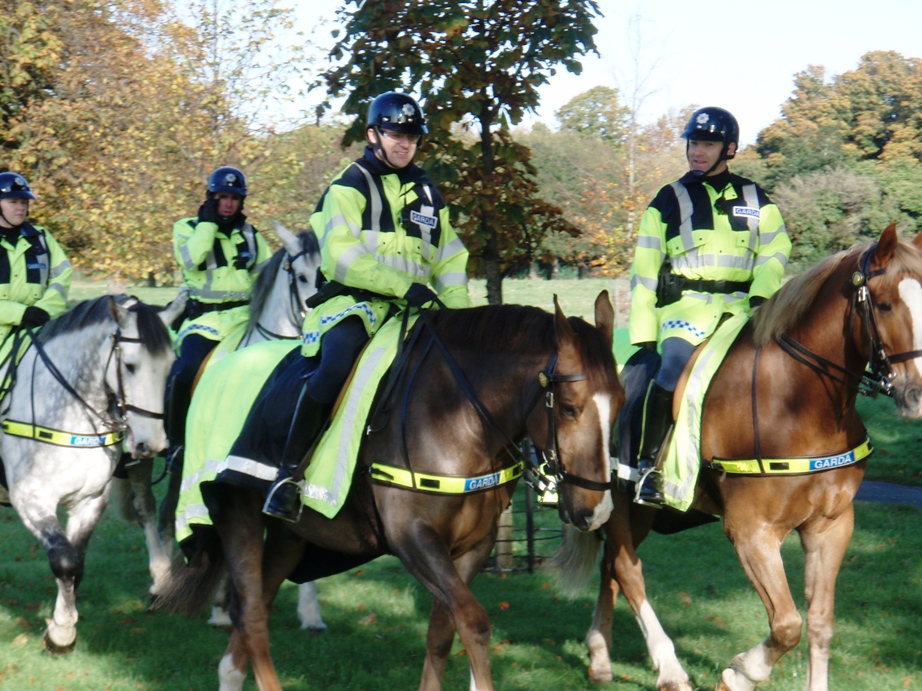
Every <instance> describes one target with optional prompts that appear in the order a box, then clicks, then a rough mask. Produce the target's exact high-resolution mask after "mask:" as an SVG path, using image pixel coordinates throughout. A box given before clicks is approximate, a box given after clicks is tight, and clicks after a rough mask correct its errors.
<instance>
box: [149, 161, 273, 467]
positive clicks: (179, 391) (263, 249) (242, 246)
mask: <svg viewBox="0 0 922 691" xmlns="http://www.w3.org/2000/svg"><path fill="white" fill-rule="evenodd" d="M246 197H247V182H246V178H245V177H244V175H243V173H242V172H241V171H240V170H239V169H237V168H233V167H231V166H221V167H220V168H216V169H215V170H214V171H213V172H212V173H211V175H210V176H209V177H208V187H207V190H206V192H205V201H204V202H203V203H202V205H201V206H200V207H199V210H198V215H197V216H191V217H189V218H183V219H180V220H179V221H177V222H176V223H175V224H174V226H173V253H174V255H175V256H176V261H177V262H179V265H180V267H181V268H182V274H183V283H182V286H181V289H184V290H187V291H188V293H189V299H188V302H187V303H186V312H185V321H183V322H182V324H181V325H180V326H179V331H178V333H177V337H176V343H175V347H176V351H177V354H178V357H177V360H176V362H175V363H174V364H173V369H172V370H171V371H170V377H169V386H168V388H167V406H166V409H167V411H168V413H167V419H166V429H167V434H168V435H169V438H170V446H171V453H169V457H170V458H171V459H172V457H173V453H174V452H175V451H176V450H177V449H178V448H179V447H180V446H181V445H182V443H183V441H184V438H185V420H186V413H187V412H188V410H189V403H190V398H191V392H192V384H193V383H194V382H195V376H196V374H197V373H198V370H199V367H201V365H202V362H203V361H204V359H205V357H207V355H208V353H210V352H211V351H212V350H213V349H214V347H215V346H216V345H217V344H218V343H219V342H220V341H221V339H222V338H224V337H225V336H226V335H227V334H228V333H230V332H231V331H232V330H233V329H235V328H236V327H237V326H239V325H240V324H243V323H246V321H247V320H248V319H249V316H250V308H249V304H250V294H251V293H252V291H253V285H254V284H255V283H256V276H257V274H258V273H259V270H260V269H261V268H262V266H263V264H265V262H266V261H268V260H269V258H270V256H271V251H270V250H269V246H268V245H267V244H266V241H265V239H264V238H263V236H262V235H261V234H260V233H259V231H257V230H256V229H255V228H254V227H253V226H252V225H251V224H250V223H249V221H247V217H246V216H245V215H244V213H243V206H244V202H245V201H246Z"/></svg>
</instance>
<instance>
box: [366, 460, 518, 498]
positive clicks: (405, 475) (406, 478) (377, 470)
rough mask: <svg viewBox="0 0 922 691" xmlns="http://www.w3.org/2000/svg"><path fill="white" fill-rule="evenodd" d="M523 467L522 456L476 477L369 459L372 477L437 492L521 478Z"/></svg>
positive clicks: (464, 490) (465, 490)
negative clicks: (440, 473) (419, 469)
mask: <svg viewBox="0 0 922 691" xmlns="http://www.w3.org/2000/svg"><path fill="white" fill-rule="evenodd" d="M524 469H525V461H523V460H521V459H520V460H518V461H516V462H515V464H514V465H512V466H509V467H507V468H503V469H502V470H500V471H497V472H495V473H490V474H488V475H478V476H477V477H453V476H450V475H430V474H428V473H416V472H412V471H409V470H405V469H404V468H395V467H394V466H389V465H384V464H383V463H372V464H371V468H370V470H371V477H372V479H374V480H376V481H378V482H384V483H386V484H389V485H397V486H398V487H406V488H408V489H415V490H420V491H423V492H435V493H437V494H466V493H468V492H479V491H481V490H485V489H492V488H494V487H499V486H500V485H504V484H506V483H507V482H512V481H513V480H516V479H518V478H520V477H521V476H522V472H523V471H524Z"/></svg>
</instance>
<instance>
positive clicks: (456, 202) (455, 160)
mask: <svg viewBox="0 0 922 691" xmlns="http://www.w3.org/2000/svg"><path fill="white" fill-rule="evenodd" d="M356 4H357V5H358V8H357V9H356V10H355V11H354V12H351V13H350V12H348V11H347V10H346V9H345V8H343V9H341V10H340V15H341V17H342V18H343V20H344V24H345V35H344V37H343V38H342V40H340V41H339V43H337V45H336V47H335V48H334V51H333V57H334V58H335V59H339V60H340V61H341V62H340V64H337V65H335V66H333V67H332V68H330V69H329V70H327V71H326V72H325V73H324V74H323V75H322V81H323V83H324V84H325V85H326V88H327V91H328V93H329V94H330V95H331V96H341V95H344V94H345V95H346V98H345V103H344V106H343V110H344V111H345V112H346V113H349V114H351V115H353V116H355V120H354V122H353V124H352V126H351V127H350V129H349V130H348V132H347V135H346V139H345V141H346V142H351V141H360V140H361V139H362V138H363V136H364V133H363V126H364V115H365V111H366V109H367V105H368V103H369V102H370V100H371V99H372V98H373V97H374V96H376V95H378V94H380V93H382V92H385V91H388V90H392V89H405V90H407V91H410V92H414V93H418V94H419V96H420V101H421V105H423V107H424V109H425V111H426V112H427V115H428V123H429V128H430V133H431V134H430V136H429V137H427V139H426V144H425V149H426V150H425V151H423V152H421V153H422V154H424V155H425V156H427V157H428V158H427V160H426V161H425V163H426V166H427V168H428V169H429V172H430V173H431V174H432V175H433V176H434V177H435V178H436V179H438V180H439V181H440V182H441V183H442V188H443V192H444V193H445V196H446V199H447V201H449V203H451V204H452V205H453V209H454V210H455V211H454V213H455V214H456V216H455V217H454V219H453V220H454V222H455V223H456V225H457V227H458V230H459V232H460V233H461V235H462V237H463V238H464V241H465V244H466V245H467V247H468V249H469V250H470V251H471V257H472V265H473V268H474V269H475V270H477V269H482V270H483V271H484V273H485V275H486V279H487V297H488V300H489V302H491V303H493V304H496V303H500V302H502V275H503V272H504V270H508V268H509V267H512V266H517V265H520V264H521V263H523V262H525V261H527V260H528V259H529V258H530V257H531V256H533V255H534V253H535V252H536V251H537V250H538V245H539V242H540V239H541V238H542V237H543V236H544V235H546V234H547V233H549V232H551V231H555V230H556V231H561V232H568V233H571V234H575V233H576V232H577V231H576V229H575V228H574V227H573V226H572V225H571V224H569V223H567V222H566V220H565V219H564V218H563V216H562V214H561V212H560V209H558V208H556V207H554V206H552V205H550V204H547V203H546V202H545V201H543V200H541V199H540V198H539V196H538V189H537V185H536V182H535V177H534V175H535V170H534V168H533V166H532V165H531V163H530V160H529V153H528V151H527V149H526V148H525V147H523V146H521V145H519V144H516V142H515V141H514V140H513V139H512V137H511V136H510V128H511V127H512V126H514V125H516V124H517V123H519V122H520V121H521V119H522V117H523V115H524V114H525V113H526V112H528V111H534V109H535V108H536V107H537V105H538V102H539V97H538V87H539V86H541V85H543V84H546V83H547V81H548V78H549V77H550V76H551V75H553V74H554V73H555V71H556V69H557V68H558V66H563V67H564V68H566V69H567V70H569V71H571V72H576V73H578V72H579V71H580V69H581V66H580V63H579V61H578V58H579V57H581V56H582V55H584V54H586V53H587V52H588V51H594V50H595V44H594V42H593V36H594V35H595V33H596V30H595V27H594V26H593V25H592V18H593V16H595V15H596V14H598V6H597V4H596V2H595V1H594V0H573V1H570V2H561V1H559V0H431V1H430V2H426V3H417V2H413V1H412V0H394V1H393V2H377V3H369V2H366V3H361V4H360V3H358V2H356ZM458 209H462V210H463V212H459V211H457V210H458Z"/></svg>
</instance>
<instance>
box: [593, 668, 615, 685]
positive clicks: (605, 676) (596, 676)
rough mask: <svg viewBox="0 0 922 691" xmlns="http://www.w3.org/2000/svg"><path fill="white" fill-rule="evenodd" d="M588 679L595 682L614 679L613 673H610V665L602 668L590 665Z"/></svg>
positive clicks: (602, 682)
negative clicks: (598, 668)
mask: <svg viewBox="0 0 922 691" xmlns="http://www.w3.org/2000/svg"><path fill="white" fill-rule="evenodd" d="M589 679H590V681H594V682H595V683H596V684H607V683H608V682H610V681H614V680H615V675H614V674H612V671H611V667H609V668H608V669H604V670H596V669H593V668H592V667H590V668H589Z"/></svg>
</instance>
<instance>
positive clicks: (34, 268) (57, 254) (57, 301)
mask: <svg viewBox="0 0 922 691" xmlns="http://www.w3.org/2000/svg"><path fill="white" fill-rule="evenodd" d="M72 273H73V270H72V268H71V265H70V261H69V260H68V259H67V256H66V255H65V254H64V250H62V249H61V246H60V245H59V244H58V242H57V240H55V239H54V237H53V236H52V235H51V233H50V232H48V231H47V230H46V229H45V228H43V227H42V226H33V225H32V224H30V223H23V224H22V226H21V228H20V233H19V237H18V238H17V240H16V244H15V245H12V244H10V243H9V242H8V241H7V240H6V238H5V237H4V238H3V239H2V240H0V341H3V340H5V339H6V337H7V336H8V335H9V334H10V332H11V331H12V330H13V329H14V328H15V327H16V326H18V325H19V324H20V322H21V321H22V315H23V313H24V312H25V311H26V307H29V306H32V305H34V306H35V307H39V308H41V309H43V310H45V311H46V312H47V313H48V316H50V317H51V318H52V319H53V318H55V317H58V316H60V315H62V314H63V313H64V312H65V311H66V310H67V294H68V292H69V291H70V279H71V274H72Z"/></svg>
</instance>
